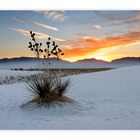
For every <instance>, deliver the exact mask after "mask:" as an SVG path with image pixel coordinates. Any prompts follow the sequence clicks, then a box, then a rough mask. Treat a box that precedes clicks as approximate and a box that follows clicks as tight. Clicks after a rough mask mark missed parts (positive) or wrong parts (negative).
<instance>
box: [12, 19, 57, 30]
mask: <svg viewBox="0 0 140 140" xmlns="http://www.w3.org/2000/svg"><path fill="white" fill-rule="evenodd" d="M12 19H14V20H16V21H18V22H22V23H27V24H32V25H35V26H37V27H38V28H44V29H49V30H54V31H58V28H56V27H53V26H50V25H47V24H43V23H40V22H36V21H33V20H28V19H24V18H19V17H12Z"/></svg>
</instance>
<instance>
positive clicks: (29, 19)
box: [0, 11, 140, 61]
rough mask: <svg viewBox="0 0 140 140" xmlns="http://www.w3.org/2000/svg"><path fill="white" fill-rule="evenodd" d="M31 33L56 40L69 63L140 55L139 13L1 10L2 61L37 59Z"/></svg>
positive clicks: (0, 52) (43, 41) (0, 47)
mask: <svg viewBox="0 0 140 140" xmlns="http://www.w3.org/2000/svg"><path fill="white" fill-rule="evenodd" d="M30 30H32V31H34V32H35V33H36V34H37V36H36V38H37V40H38V41H39V42H42V43H45V41H46V40H47V38H48V37H49V36H50V37H51V38H52V39H54V40H55V41H57V43H58V44H59V46H60V48H63V51H64V53H65V55H64V56H63V57H62V59H65V60H68V61H76V60H79V59H85V58H96V59H102V60H106V61H111V60H113V59H116V58H121V57H132V56H134V57H139V56H140V11H0V58H5V57H8V58H9V57H21V56H26V57H34V56H35V55H34V54H33V53H32V52H31V51H30V50H29V49H28V47H27V46H28V42H29V41H30V40H31V38H30V34H29V31H30Z"/></svg>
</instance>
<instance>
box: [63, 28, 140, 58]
mask: <svg viewBox="0 0 140 140" xmlns="http://www.w3.org/2000/svg"><path fill="white" fill-rule="evenodd" d="M139 40H140V31H135V32H131V33H128V34H123V35H119V36H115V37H113V36H109V37H106V38H103V39H97V38H95V37H83V38H77V40H73V41H72V40H71V41H68V42H65V44H64V45H68V44H70V47H69V48H68V49H65V50H64V53H65V56H66V57H65V58H66V59H68V60H70V59H73V58H78V57H85V56H89V55H91V54H94V53H95V52H96V51H99V50H100V49H103V48H110V47H114V46H116V47H117V46H119V47H120V46H122V47H123V45H127V44H133V43H135V42H139Z"/></svg>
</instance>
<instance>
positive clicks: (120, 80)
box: [0, 66, 140, 130]
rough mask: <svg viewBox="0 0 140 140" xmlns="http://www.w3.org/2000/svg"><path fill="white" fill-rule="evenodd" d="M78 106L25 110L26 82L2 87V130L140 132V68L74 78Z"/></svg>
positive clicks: (73, 84) (0, 120) (82, 75)
mask: <svg viewBox="0 0 140 140" xmlns="http://www.w3.org/2000/svg"><path fill="white" fill-rule="evenodd" d="M70 77H71V80H72V88H71V90H70V91H69V92H68V93H67V96H68V97H70V98H73V99H75V100H77V101H78V102H79V103H78V104H73V105H66V106H63V107H55V108H50V109H47V108H45V109H44V108H41V109H35V110H32V111H31V110H22V109H21V108H20V105H21V104H23V103H25V102H26V101H28V100H29V99H30V93H29V91H28V90H27V87H26V85H25V83H20V84H18V83H17V84H11V85H0V116H1V117H0V118H1V119H0V129H45V130H50V129H51V130H52V129H53V130H54V129H63V130H65V129H104V130H107V129H140V66H133V67H127V68H119V69H115V70H110V71H105V72H98V73H90V74H80V75H76V76H70Z"/></svg>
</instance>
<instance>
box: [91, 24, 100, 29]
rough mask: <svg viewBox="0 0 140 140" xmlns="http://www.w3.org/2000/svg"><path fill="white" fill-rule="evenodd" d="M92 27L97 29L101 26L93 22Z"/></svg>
mask: <svg viewBox="0 0 140 140" xmlns="http://www.w3.org/2000/svg"><path fill="white" fill-rule="evenodd" d="M93 28H95V29H97V30H99V29H101V28H102V27H101V25H97V24H95V25H93Z"/></svg>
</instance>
